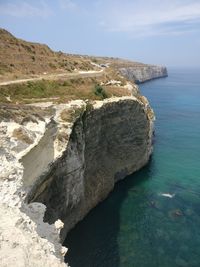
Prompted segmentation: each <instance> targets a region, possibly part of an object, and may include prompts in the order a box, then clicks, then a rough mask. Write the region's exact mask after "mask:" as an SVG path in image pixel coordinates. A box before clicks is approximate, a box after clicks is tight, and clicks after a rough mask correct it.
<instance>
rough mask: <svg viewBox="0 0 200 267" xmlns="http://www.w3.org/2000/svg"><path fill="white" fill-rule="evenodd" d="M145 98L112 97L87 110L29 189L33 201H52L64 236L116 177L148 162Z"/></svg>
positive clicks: (50, 214)
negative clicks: (62, 223)
mask: <svg viewBox="0 0 200 267" xmlns="http://www.w3.org/2000/svg"><path fill="white" fill-rule="evenodd" d="M141 100H142V101H143V102H142V101H141ZM141 100H139V99H137V98H136V97H123V98H113V99H108V100H104V101H97V102H95V103H94V105H93V106H92V107H90V108H91V110H85V111H84V112H83V113H82V115H81V116H80V117H79V118H78V119H77V120H76V122H75V124H74V126H73V130H72V132H71V135H70V138H69V141H68V144H67V147H66V150H65V151H64V153H63V155H62V156H61V157H59V158H58V160H57V161H55V162H54V164H53V165H52V166H51V167H50V169H49V171H48V172H46V173H45V174H43V175H42V176H41V177H40V179H39V180H38V183H37V186H36V187H35V188H34V190H32V191H31V192H30V194H29V196H28V201H29V202H32V201H37V202H42V203H44V204H45V205H46V206H47V212H46V214H45V220H46V221H48V222H50V223H53V222H55V221H56V220H57V219H61V220H62V221H63V222H64V224H65V227H64V230H63V232H62V236H63V237H65V235H66V233H67V232H68V231H69V230H70V229H71V228H72V227H73V226H74V225H75V224H76V223H77V222H78V221H80V220H81V219H82V218H83V217H84V216H85V215H86V214H87V213H88V212H89V211H90V210H91V209H92V208H93V207H95V206H96V205H97V204H98V203H99V202H100V201H102V200H103V199H105V198H106V197H107V196H108V194H109V192H110V191H111V190H112V189H113V187H114V184H115V182H117V181H118V180H120V179H123V178H124V177H125V176H127V175H128V174H131V173H133V172H134V171H136V170H138V169H140V168H141V167H143V166H144V165H145V164H146V163H147V161H148V159H149V156H150V154H151V152H152V144H151V142H152V119H153V116H152V111H151V109H150V107H149V105H148V102H147V101H146V99H145V98H142V97H141ZM86 108H87V106H86Z"/></svg>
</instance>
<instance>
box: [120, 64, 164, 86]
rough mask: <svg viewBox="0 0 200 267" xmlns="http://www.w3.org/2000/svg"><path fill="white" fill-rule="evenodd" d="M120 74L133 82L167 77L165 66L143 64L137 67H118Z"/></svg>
mask: <svg viewBox="0 0 200 267" xmlns="http://www.w3.org/2000/svg"><path fill="white" fill-rule="evenodd" d="M119 70H120V72H121V74H122V75H123V76H124V77H126V78H127V79H128V80H130V81H133V82H135V83H143V82H146V81H149V80H153V79H157V78H162V77H167V76H168V74H167V68H166V67H163V66H154V65H143V66H139V67H136V66H134V67H125V68H120V69H119Z"/></svg>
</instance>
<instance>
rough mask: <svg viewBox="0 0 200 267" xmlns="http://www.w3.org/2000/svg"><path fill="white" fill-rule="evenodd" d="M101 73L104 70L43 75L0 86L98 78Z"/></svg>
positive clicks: (0, 84)
mask: <svg viewBox="0 0 200 267" xmlns="http://www.w3.org/2000/svg"><path fill="white" fill-rule="evenodd" d="M103 73H104V70H103V69H101V70H99V71H93V70H90V71H79V72H74V73H59V74H49V75H45V74H43V75H40V76H39V77H35V78H28V79H20V80H12V81H6V82H1V83H0V86H3V85H9V84H18V83H26V82H33V81H40V80H57V79H59V78H65V79H72V78H90V77H99V76H102V75H103Z"/></svg>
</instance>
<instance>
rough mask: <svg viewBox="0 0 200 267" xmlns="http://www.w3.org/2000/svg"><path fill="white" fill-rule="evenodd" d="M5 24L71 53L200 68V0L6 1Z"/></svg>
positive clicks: (1, 23)
mask: <svg viewBox="0 0 200 267" xmlns="http://www.w3.org/2000/svg"><path fill="white" fill-rule="evenodd" d="M0 27H2V28H5V29H7V30H9V31H10V32H11V33H13V34H14V35H16V36H17V37H19V38H22V39H26V40H29V41H36V42H41V43H46V44H48V45H49V46H50V47H51V48H52V49H54V50H62V51H64V52H68V53H79V54H89V55H100V56H114V57H122V58H128V59H132V60H136V61H140V62H145V63H152V64H162V65H167V66H200V0H132V1H131V0H123V1H122V0H91V1H89V0H38V1H37V0H35V1H34V0H0Z"/></svg>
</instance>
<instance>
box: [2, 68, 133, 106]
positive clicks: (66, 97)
mask: <svg viewBox="0 0 200 267" xmlns="http://www.w3.org/2000/svg"><path fill="white" fill-rule="evenodd" d="M112 79H115V80H120V81H121V83H122V84H124V83H125V79H124V78H122V77H121V76H119V75H118V73H117V72H114V71H111V70H109V71H107V72H105V74H104V75H103V76H102V77H93V78H86V77H85V78H74V79H68V80H64V79H60V80H41V81H35V82H27V83H22V84H11V85H7V86H1V87H0V103H9V101H8V97H9V98H10V99H11V101H12V103H32V102H38V101H40V100H41V101H43V102H44V101H48V100H50V101H52V99H53V101H54V102H55V103H65V102H68V101H70V100H75V99H82V100H86V99H91V100H101V99H102V97H101V96H99V95H96V94H95V86H96V85H97V84H101V83H106V82H108V81H109V80H112ZM104 90H105V92H106V95H107V96H108V97H111V96H124V95H129V94H130V93H129V92H128V91H127V90H126V89H124V88H123V87H119V86H104Z"/></svg>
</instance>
